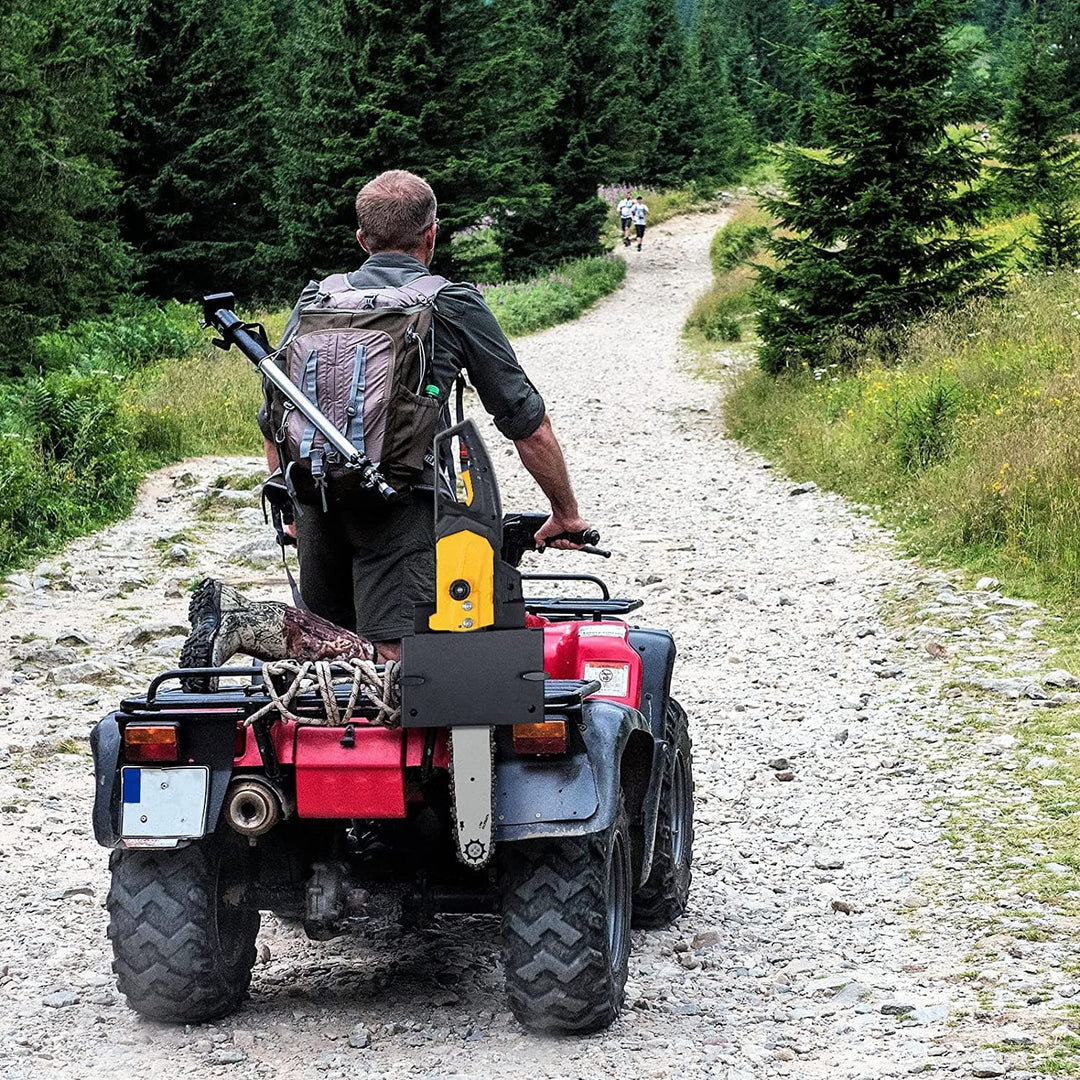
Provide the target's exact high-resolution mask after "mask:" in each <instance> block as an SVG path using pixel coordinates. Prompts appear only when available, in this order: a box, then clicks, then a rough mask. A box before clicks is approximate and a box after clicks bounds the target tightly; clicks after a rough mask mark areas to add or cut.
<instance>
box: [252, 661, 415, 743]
mask: <svg viewBox="0 0 1080 1080" xmlns="http://www.w3.org/2000/svg"><path fill="white" fill-rule="evenodd" d="M400 668H401V665H400V663H399V662H398V661H396V660H388V661H387V662H386V664H385V665H384V667H383V670H382V672H381V673H380V672H379V670H378V669H377V668H376V666H375V663H374V661H372V660H365V659H363V658H362V657H351V658H349V659H347V660H269V661H267V662H266V663H265V664H263V668H262V671H263V685H264V687H265V689H266V693H267V695H268V696H269V698H270V700H269V701H268V702H267V703H266V704H265V705H264V706H263V707H262V708H261V709H259V710H258V711H257V712H254V713H252V714H251V716H249V717H248V718H247V720H245V721H244V723H245V725H246V726H248V727H250V726H251V725H252V724H254V723H255V722H256V721H257V720H261V719H262V718H263V717H264V716H269V715H270V714H271V713H276V714H277V715H278V716H279V717H280V718H281V719H282V720H291V721H292V722H293V723H294V724H311V725H314V726H328V727H340V726H341V725H342V724H344V723H348V721H349V718H350V717H351V716H352V714H353V712H354V711H355V709H356V703H357V701H358V700H359V698H360V694H361V692H363V695H364V697H365V698H366V699H367V700H368V701H369V702H370V703H371V704H372V705H374V706H375V707H376V709H378V715H377V716H376V717H375V721H374V722H375V723H376V724H377V725H379V726H380V727H386V728H395V727H398V726H399V725H400V724H401V688H400V684H399V681H398V675H399V672H400ZM281 678H287V679H289V683H288V685H287V686H286V687H285V689H284V690H283V691H282V692H281V693H279V692H278V688H277V685H276V680H277V679H281ZM346 683H348V684H349V703H348V704H347V705H346V706H345V709H344V711H343V710H342V709H341V708H340V706H339V705H338V702H337V687H338V686H343V685H345V684H346ZM311 692H316V693H318V695H319V698H320V699H321V700H322V704H323V709H324V710H325V712H326V718H325V720H318V719H312V718H311V717H306V716H304V717H302V716H297V715H296V713H294V712H293V711H292V703H293V702H294V701H295V700H296V698H298V697H299V696H300V695H301V694H306V693H311Z"/></svg>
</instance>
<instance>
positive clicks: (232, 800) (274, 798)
mask: <svg viewBox="0 0 1080 1080" xmlns="http://www.w3.org/2000/svg"><path fill="white" fill-rule="evenodd" d="M289 812H290V807H289V805H288V803H287V802H286V801H285V797H284V796H283V795H282V793H281V791H280V790H279V789H278V787H277V786H276V785H274V784H273V783H272V782H271V781H269V780H267V779H266V778H265V777H262V776H242V777H239V778H237V779H236V780H234V781H233V782H232V783H231V784H230V785H229V789H228V791H226V792H225V820H226V821H228V823H229V825H230V826H232V828H233V829H235V830H236V832H238V833H239V834H240V835H241V836H263V835H264V834H265V833H268V832H269V831H270V830H271V829H272V828H273V827H274V826H275V825H276V824H277V823H278V822H279V821H281V820H282V818H286V817H288V816H289Z"/></svg>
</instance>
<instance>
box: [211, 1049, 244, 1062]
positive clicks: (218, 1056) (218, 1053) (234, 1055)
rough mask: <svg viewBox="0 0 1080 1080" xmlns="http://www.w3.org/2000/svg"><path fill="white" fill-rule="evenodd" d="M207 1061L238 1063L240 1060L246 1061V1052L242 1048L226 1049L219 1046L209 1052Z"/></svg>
mask: <svg viewBox="0 0 1080 1080" xmlns="http://www.w3.org/2000/svg"><path fill="white" fill-rule="evenodd" d="M209 1061H210V1064H211V1065H239V1064H240V1062H241V1061H247V1054H245V1053H244V1051H243V1050H226V1049H224V1048H223V1047H220V1048H218V1049H217V1050H214V1051H212V1052H211V1054H210V1058H209Z"/></svg>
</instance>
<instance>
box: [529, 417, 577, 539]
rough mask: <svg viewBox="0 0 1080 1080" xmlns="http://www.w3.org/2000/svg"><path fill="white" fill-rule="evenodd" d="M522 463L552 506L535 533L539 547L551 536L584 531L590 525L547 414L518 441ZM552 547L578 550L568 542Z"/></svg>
mask: <svg viewBox="0 0 1080 1080" xmlns="http://www.w3.org/2000/svg"><path fill="white" fill-rule="evenodd" d="M514 445H515V446H516V447H517V452H518V456H519V457H520V458H521V463H522V464H523V465H524V466H525V468H526V469H528V470H529V472H530V473H531V474H532V477H533V479H534V480H535V481H536V482H537V483H538V484H539V485H540V490H541V491H542V492H543V493H544V494H545V495H546V496H547V498H548V502H550V503H551V516H550V517H549V518H548V519H547V521H545V522H544V524H543V525H542V526H541V527H540V528H539V529H538V530H537V532H536V543H537V547H543V546H545V545H544V540H545V539H546V538H547V537H549V536H558V535H559V534H560V533H564V532H581V531H583V530H585V529H587V528H588V527H589V523H588V522H587V521H586V520H585V519H584V518H583V517H582V516H581V514H580V512H579V511H578V504H577V499H576V498H575V496H574V488H573V485H572V484H571V483H570V474H569V473H568V472H567V471H566V460H565V459H564V458H563V452H562V447H561V446H560V445H559V440H558V439H557V438H556V437H555V432H554V431H553V430H552V427H551V419H550V418H549V417H548V416H547V415H546V414H545V415H544V419H543V420H542V421H541V422H540V426H539V427H538V428H537V429H536V430H535V431H534V432H533V433H532V434H531V435H529V436H527V437H526V438H524V439H515V440H514ZM550 546H551V547H557V548H578V547H581V545H580V544H572V543H571V542H570V541H569V540H553V541H552V542H551V545H550Z"/></svg>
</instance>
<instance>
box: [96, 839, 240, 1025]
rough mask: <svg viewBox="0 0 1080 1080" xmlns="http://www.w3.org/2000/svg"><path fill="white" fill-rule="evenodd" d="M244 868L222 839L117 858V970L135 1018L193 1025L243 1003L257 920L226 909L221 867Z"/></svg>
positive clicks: (113, 917) (113, 922)
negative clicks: (139, 1016)
mask: <svg viewBox="0 0 1080 1080" xmlns="http://www.w3.org/2000/svg"><path fill="white" fill-rule="evenodd" d="M243 861H244V860H243V852H242V851H241V850H240V849H239V846H238V845H237V844H236V843H235V842H233V841H232V840H231V839H229V838H226V837H223V836H210V837H207V838H206V839H204V840H199V841H196V842H194V843H191V844H189V845H188V846H187V847H185V848H180V849H173V850H146V851H115V852H113V854H112V858H111V859H110V862H109V868H110V870H111V871H112V885H111V887H110V889H109V898H108V901H107V907H108V910H109V931H108V933H109V940H110V941H111V942H112V946H113V956H114V961H113V971H114V972H115V973H116V979H117V985H118V986H119V988H120V992H121V993H122V994H123V995H124V996H125V997H126V998H127V1000H128V1004H129V1005H130V1006H131V1007H132V1008H133V1009H134V1010H135V1011H136V1012H138V1013H142V1015H143V1016H149V1017H152V1018H153V1019H155V1020H165V1021H169V1022H172V1023H192V1024H194V1023H200V1022H201V1021H204V1020H213V1019H216V1018H218V1017H221V1016H225V1015H226V1014H228V1013H230V1012H232V1011H233V1010H234V1009H235V1008H236V1007H237V1006H238V1005H239V1004H240V1001H241V999H242V998H243V996H244V994H245V993H246V992H247V988H248V985H249V984H250V982H251V969H252V966H253V965H254V963H255V935H256V934H257V933H258V931H259V913H258V912H257V911H248V910H245V909H243V908H239V907H235V906H232V905H230V904H227V903H226V902H225V891H226V889H227V887H228V881H227V880H226V877H225V874H224V873H223V868H224V867H228V866H233V867H235V866H237V865H242V864H243Z"/></svg>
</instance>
